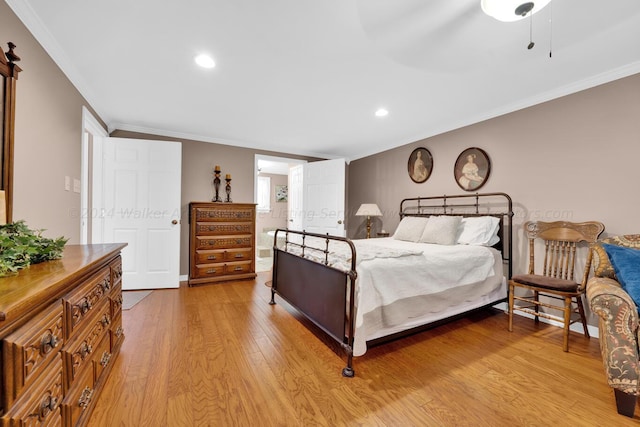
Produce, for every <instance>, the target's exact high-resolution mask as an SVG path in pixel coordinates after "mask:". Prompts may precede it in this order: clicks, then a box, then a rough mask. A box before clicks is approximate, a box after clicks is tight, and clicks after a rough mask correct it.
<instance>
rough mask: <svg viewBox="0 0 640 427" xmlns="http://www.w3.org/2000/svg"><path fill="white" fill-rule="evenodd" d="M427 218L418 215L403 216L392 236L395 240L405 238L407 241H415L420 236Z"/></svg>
mask: <svg viewBox="0 0 640 427" xmlns="http://www.w3.org/2000/svg"><path fill="white" fill-rule="evenodd" d="M428 220H429V218H427V217H419V216H405V217H404V218H402V221H400V224H398V228H396V232H395V233H394V234H393V238H394V239H396V240H406V241H408V242H417V241H418V240H420V236H422V232H423V231H424V227H425V225H427V222H428Z"/></svg>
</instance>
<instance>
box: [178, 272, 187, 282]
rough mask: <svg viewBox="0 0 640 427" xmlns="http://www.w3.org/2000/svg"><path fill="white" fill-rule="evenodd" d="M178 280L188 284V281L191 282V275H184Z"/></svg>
mask: <svg viewBox="0 0 640 427" xmlns="http://www.w3.org/2000/svg"><path fill="white" fill-rule="evenodd" d="M178 280H180V281H181V282H186V281H187V280H189V275H188V274H183V275H181V276H180V277H178Z"/></svg>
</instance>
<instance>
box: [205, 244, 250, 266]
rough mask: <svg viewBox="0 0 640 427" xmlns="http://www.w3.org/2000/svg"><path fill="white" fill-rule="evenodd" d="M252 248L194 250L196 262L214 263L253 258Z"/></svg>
mask: <svg viewBox="0 0 640 427" xmlns="http://www.w3.org/2000/svg"><path fill="white" fill-rule="evenodd" d="M253 256H254V254H253V248H236V249H217V250H212V251H211V250H210V251H206V250H200V251H196V264H216V263H219V262H224V261H246V260H251V259H253Z"/></svg>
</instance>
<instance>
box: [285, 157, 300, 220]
mask: <svg viewBox="0 0 640 427" xmlns="http://www.w3.org/2000/svg"><path fill="white" fill-rule="evenodd" d="M303 167H304V165H296V166H292V167H290V168H289V187H288V190H287V191H288V194H289V196H288V198H289V200H288V203H289V206H288V209H289V211H288V213H287V216H288V221H289V224H288V225H287V228H290V229H291V230H302V215H303V213H304V210H303V209H304V207H303V205H302V198H303V190H304V189H303V187H302V182H303V181H302V179H303V175H304V168H303Z"/></svg>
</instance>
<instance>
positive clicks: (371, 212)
mask: <svg viewBox="0 0 640 427" xmlns="http://www.w3.org/2000/svg"><path fill="white" fill-rule="evenodd" d="M356 216H382V212H380V208H379V207H378V205H376V204H375V203H363V204H361V205H360V208H358V212H356Z"/></svg>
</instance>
